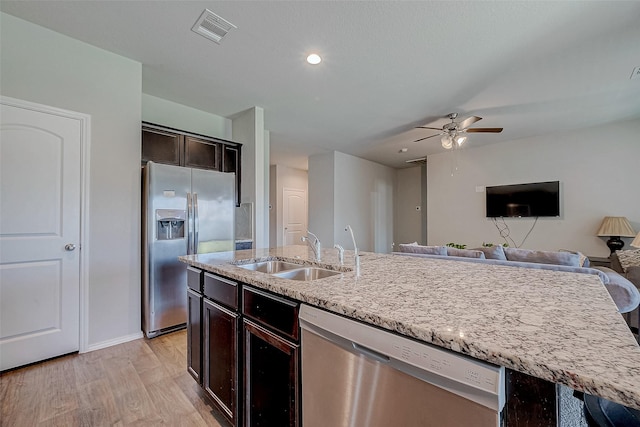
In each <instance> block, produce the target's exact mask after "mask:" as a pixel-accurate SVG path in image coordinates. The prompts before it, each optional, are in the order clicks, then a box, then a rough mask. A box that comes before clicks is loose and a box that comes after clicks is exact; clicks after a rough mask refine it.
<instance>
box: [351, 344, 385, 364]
mask: <svg viewBox="0 0 640 427" xmlns="http://www.w3.org/2000/svg"><path fill="white" fill-rule="evenodd" d="M351 345H352V346H353V349H354V350H355V351H357V352H358V353H361V354H363V355H365V356H367V357H368V358H370V359H373V360H377V361H378V362H382V363H389V361H390V360H391V359H390V358H389V356H387V355H386V354H382V353H379V352H377V351H375V350H371V349H370V348H367V347H365V346H363V345H360V344H358V343H357V342H351Z"/></svg>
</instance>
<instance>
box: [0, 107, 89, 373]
mask: <svg viewBox="0 0 640 427" xmlns="http://www.w3.org/2000/svg"><path fill="white" fill-rule="evenodd" d="M1 108H2V111H1V122H2V123H1V127H0V370H5V369H9V368H13V367H16V366H21V365H25V364H28V363H32V362H37V361H39V360H43V359H47V358H50V357H54V356H59V355H62V354H66V353H70V352H74V351H78V350H79V336H80V330H79V313H80V309H79V303H80V301H79V299H80V298H79V292H80V248H79V246H80V196H81V187H80V186H81V175H80V174H81V169H80V168H81V164H80V156H81V147H80V145H81V138H82V125H81V121H80V120H76V119H73V118H69V117H65V116H63V115H57V114H54V113H53V112H44V111H37V108H36V107H25V108H22V107H17V106H14V105H7V104H5V103H3V104H2V106H1Z"/></svg>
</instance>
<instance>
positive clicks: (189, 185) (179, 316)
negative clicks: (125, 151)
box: [142, 162, 235, 338]
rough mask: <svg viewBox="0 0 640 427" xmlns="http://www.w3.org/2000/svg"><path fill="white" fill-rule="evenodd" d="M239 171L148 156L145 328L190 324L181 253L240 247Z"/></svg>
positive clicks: (157, 330) (153, 331)
mask: <svg viewBox="0 0 640 427" xmlns="http://www.w3.org/2000/svg"><path fill="white" fill-rule="evenodd" d="M234 197H235V174H232V173H222V172H216V171H210V170H204V169H192V168H185V167H180V166H171V165H164V164H158V163H154V162H148V163H147V165H146V166H145V167H144V173H143V197H142V217H143V220H142V245H143V246H142V263H143V274H142V330H143V331H144V333H145V335H146V336H147V337H148V338H152V337H154V336H156V335H159V334H162V333H165V332H171V331H173V330H176V329H180V328H182V327H184V326H185V324H186V321H187V267H186V264H184V263H182V262H180V261H178V257H179V256H181V255H187V254H196V253H207V252H220V251H230V250H234V249H235V232H234V226H235V219H234V213H235V200H234Z"/></svg>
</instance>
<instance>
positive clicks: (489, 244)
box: [482, 242, 509, 248]
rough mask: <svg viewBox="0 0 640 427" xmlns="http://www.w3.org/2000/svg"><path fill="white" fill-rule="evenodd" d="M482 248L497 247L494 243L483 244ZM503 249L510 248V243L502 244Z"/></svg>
mask: <svg viewBox="0 0 640 427" xmlns="http://www.w3.org/2000/svg"><path fill="white" fill-rule="evenodd" d="M482 246H484V247H485V248H490V247H492V246H496V245H495V244H494V243H485V242H482ZM502 247H503V248H508V247H509V244H508V243H503V244H502Z"/></svg>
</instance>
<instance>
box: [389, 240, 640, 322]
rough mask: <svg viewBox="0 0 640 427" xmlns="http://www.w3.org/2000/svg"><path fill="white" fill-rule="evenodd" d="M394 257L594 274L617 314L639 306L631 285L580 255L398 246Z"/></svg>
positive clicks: (634, 290)
mask: <svg viewBox="0 0 640 427" xmlns="http://www.w3.org/2000/svg"><path fill="white" fill-rule="evenodd" d="M394 254H395V255H400V256H414V257H421V258H440V259H442V258H446V259H448V260H452V261H454V260H455V261H462V262H475V263H485V264H494V265H507V266H515V267H525V268H534V269H541V270H554V271H567V272H573V273H583V274H593V275H597V276H598V277H599V278H600V280H601V281H602V283H603V284H604V286H605V287H606V289H607V291H609V294H610V295H611V298H612V299H613V301H614V302H615V303H616V306H617V307H618V311H619V312H620V313H629V312H631V311H633V310H635V309H636V308H637V307H638V305H639V304H640V292H639V291H638V288H637V287H636V286H634V284H633V283H631V282H630V281H629V280H628V279H627V278H625V277H624V276H623V275H621V274H620V273H618V272H616V271H613V270H611V269H608V268H605V267H597V268H590V267H588V265H589V264H588V259H586V257H584V256H583V255H581V254H580V253H572V252H551V251H531V250H527V249H514V248H502V247H501V246H492V247H490V248H476V249H471V250H468V249H457V248H450V247H447V246H421V245H416V244H401V245H399V251H398V252H394Z"/></svg>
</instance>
